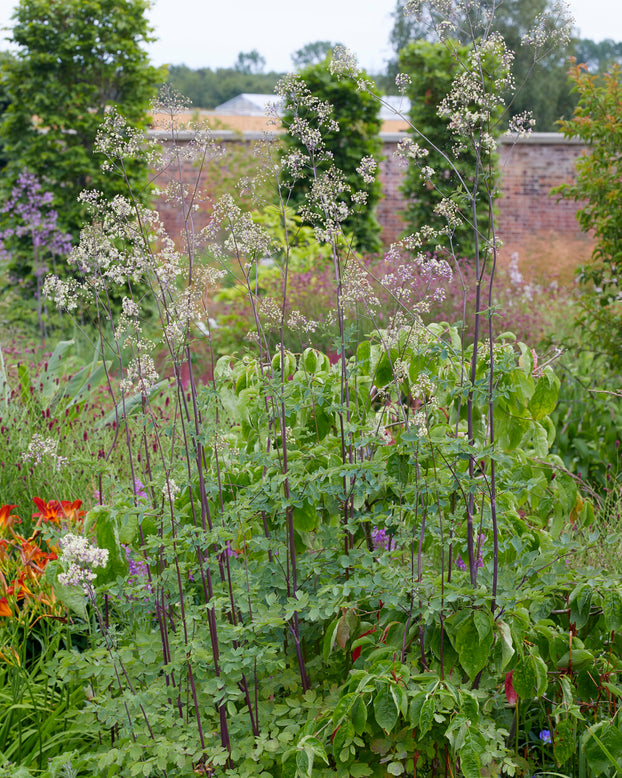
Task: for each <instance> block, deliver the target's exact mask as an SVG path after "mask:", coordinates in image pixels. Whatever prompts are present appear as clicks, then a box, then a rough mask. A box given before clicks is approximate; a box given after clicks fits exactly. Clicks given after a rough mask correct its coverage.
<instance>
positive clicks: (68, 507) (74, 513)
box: [32, 497, 85, 527]
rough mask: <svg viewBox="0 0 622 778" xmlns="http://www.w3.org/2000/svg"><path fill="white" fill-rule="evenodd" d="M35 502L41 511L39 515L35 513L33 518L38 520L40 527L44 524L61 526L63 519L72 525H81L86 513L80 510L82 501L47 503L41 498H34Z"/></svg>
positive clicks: (53, 501)
mask: <svg viewBox="0 0 622 778" xmlns="http://www.w3.org/2000/svg"><path fill="white" fill-rule="evenodd" d="M32 499H33V502H34V503H35V505H36V506H37V508H38V509H39V513H33V514H32V518H33V519H38V521H37V526H38V527H40V526H41V524H42V523H47V522H52V523H53V524H56V525H58V526H60V523H61V521H62V520H63V519H65V520H66V521H68V522H71V523H72V524H79V523H80V522H81V521H82V517H83V516H84V514H85V511H81V510H80V506H81V505H82V500H74V501H73V502H69V500H61V501H60V502H58V500H50V501H49V502H45V500H42V499H41V498H40V497H33V498H32Z"/></svg>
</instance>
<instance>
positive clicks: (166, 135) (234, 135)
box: [146, 130, 587, 146]
mask: <svg viewBox="0 0 622 778" xmlns="http://www.w3.org/2000/svg"><path fill="white" fill-rule="evenodd" d="M146 134H147V137H148V138H150V139H151V140H160V141H166V140H170V139H171V133H170V131H169V130H147V131H146ZM282 134H283V130H279V131H271V132H269V133H266V132H262V131H259V130H248V131H246V132H239V131H237V130H210V135H211V137H212V138H213V139H214V140H216V141H219V140H222V141H227V140H237V141H253V140H263V139H264V138H265V137H266V135H268V136H270V135H282ZM194 136H195V132H194V130H177V131H176V133H175V137H176V139H177V140H180V141H190V140H192V139H193V138H194ZM407 137H408V133H407V132H381V133H380V139H381V140H382V141H383V142H384V143H398V142H399V141H401V140H404V138H407ZM499 143H501V144H503V145H504V146H505V145H513V144H523V143H526V144H534V145H539V146H555V145H561V146H567V145H569V146H586V145H587V144H586V143H585V141H584V140H582V139H581V138H577V137H573V138H567V137H566V136H565V135H563V134H562V133H561V132H531V133H528V134H527V135H517V134H512V133H505V134H504V135H501V136H500V137H499Z"/></svg>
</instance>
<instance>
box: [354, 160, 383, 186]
mask: <svg viewBox="0 0 622 778" xmlns="http://www.w3.org/2000/svg"><path fill="white" fill-rule="evenodd" d="M377 170H378V163H377V162H376V160H375V159H374V158H373V157H371V156H368V157H363V159H362V160H361V164H360V165H359V166H358V167H357V169H356V172H357V173H358V174H359V176H361V178H362V179H363V181H365V183H366V184H373V183H374V181H375V180H376V171H377Z"/></svg>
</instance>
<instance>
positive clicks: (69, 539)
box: [58, 532, 109, 593]
mask: <svg viewBox="0 0 622 778" xmlns="http://www.w3.org/2000/svg"><path fill="white" fill-rule="evenodd" d="M60 544H61V549H62V554H61V557H60V563H61V565H63V567H65V568H66V569H65V572H63V573H60V574H59V576H58V581H59V583H61V584H63V585H64V586H77V587H81V588H82V589H84V591H85V592H86V593H88V592H89V591H90V589H91V584H92V582H93V581H94V580H95V578H96V577H97V574H96V573H94V572H93V568H94V567H106V565H107V564H108V556H109V552H108V549H105V548H98V547H97V546H95V545H94V544H92V543H90V542H89V541H88V540H87V538H85V537H84V536H82V535H74V534H73V533H71V532H69V533H67V535H65V536H64V537H63V538H62V539H61V541H60Z"/></svg>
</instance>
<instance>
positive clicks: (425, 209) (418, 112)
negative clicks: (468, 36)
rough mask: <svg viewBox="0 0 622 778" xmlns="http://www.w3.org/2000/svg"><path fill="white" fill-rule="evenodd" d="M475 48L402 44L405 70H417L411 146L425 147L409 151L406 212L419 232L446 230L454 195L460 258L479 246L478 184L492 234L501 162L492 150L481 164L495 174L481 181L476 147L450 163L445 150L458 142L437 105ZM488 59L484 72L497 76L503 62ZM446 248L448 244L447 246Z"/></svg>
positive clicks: (482, 224) (455, 249)
mask: <svg viewBox="0 0 622 778" xmlns="http://www.w3.org/2000/svg"><path fill="white" fill-rule="evenodd" d="M470 50H471V49H470V47H469V46H466V45H462V46H458V45H455V46H452V47H451V48H450V47H448V46H446V45H445V44H444V43H432V42H430V41H426V40H418V41H415V42H413V43H410V44H409V45H408V46H406V48H404V49H402V51H401V52H400V61H399V66H400V70H401V71H403V72H404V73H405V74H412V78H411V79H410V83H409V84H408V86H407V87H406V94H407V96H408V97H409V99H410V103H411V110H410V117H409V118H410V122H411V124H412V126H413V127H414V129H413V130H412V132H411V137H412V144H413V146H412V147H411V149H417V148H418V147H419V148H420V149H421V152H420V153H415V152H414V151H413V150H408V151H406V157H407V159H408V160H409V165H408V168H407V170H406V174H405V176H404V183H403V187H402V189H403V192H404V194H405V196H406V199H407V207H406V210H405V212H404V216H405V218H406V221H407V223H408V225H409V228H410V229H411V230H412V231H414V232H417V231H419V230H421V229H422V227H423V226H424V225H426V226H431V227H433V228H434V229H435V230H443V229H445V227H446V224H447V221H448V219H447V216H448V214H447V213H446V212H445V208H444V205H443V203H444V202H446V201H447V198H451V200H452V201H453V202H454V203H455V205H456V206H458V211H457V214H459V223H458V220H456V223H455V224H454V227H453V231H452V252H451V253H454V254H455V255H456V256H460V257H468V256H472V255H473V253H474V250H475V245H474V230H473V226H472V225H473V220H472V214H471V212H470V210H471V203H472V201H473V200H472V196H473V187H476V191H475V197H474V198H473V199H474V200H475V202H476V204H477V208H478V229H479V231H480V232H481V234H482V236H483V235H487V232H488V229H489V224H490V218H489V217H490V214H489V212H488V201H489V198H488V191H487V187H490V186H492V185H493V179H494V175H495V173H494V171H495V161H496V156H495V155H494V153H489V154H488V159H483V158H482V159H481V167H483V168H487V169H489V171H490V175H489V178H488V179H486V178H484V177H483V176H482V175H480V176H479V179H478V182H477V183H476V182H475V181H474V179H475V171H476V169H477V168H478V164H477V163H478V160H477V158H476V153H475V151H474V149H473V147H472V146H471V147H470V148H465V149H461V150H460V153H459V154H455V155H453V159H452V162H451V163H450V161H449V159H448V158H447V156H445V154H444V153H442V151H441V149H451V148H452V147H454V146H455V144H456V134H455V132H454V131H452V129H451V126H450V119H449V118H448V117H446V116H440V115H439V110H438V108H439V105H441V103H442V102H443V100H444V99H445V97H446V96H447V95H448V94H449V93H450V91H451V88H452V82H453V81H454V79H455V78H456V77H457V76H458V75H459V74H461V75H464V72H465V65H464V64H463V63H467V62H468V56H469V52H470ZM488 64H489V66H490V72H488V73H486V74H485V75H486V79H487V80H488V81H492V80H493V79H495V77H496V71H497V70H498V64H497V62H496V61H495V60H493V61H491V62H490V63H488ZM474 110H477V109H474ZM498 118H499V113H498V112H497V113H496V114H495V115H494V116H493V117H492V122H491V126H490V127H487V128H486V130H487V132H490V133H491V135H492V134H495V133H498V126H496V127H495V121H496V120H498ZM422 136H423V138H422ZM427 171H432V172H427ZM451 207H452V208H453V207H454V206H451ZM437 245H439V244H438V242H437V239H436V238H434V239H433V240H432V241H431V243H430V245H429V246H425V248H429V249H430V250H434V249H435V248H436V246H437ZM441 245H442V244H441ZM443 247H444V248H448V246H446V245H445V246H443Z"/></svg>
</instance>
